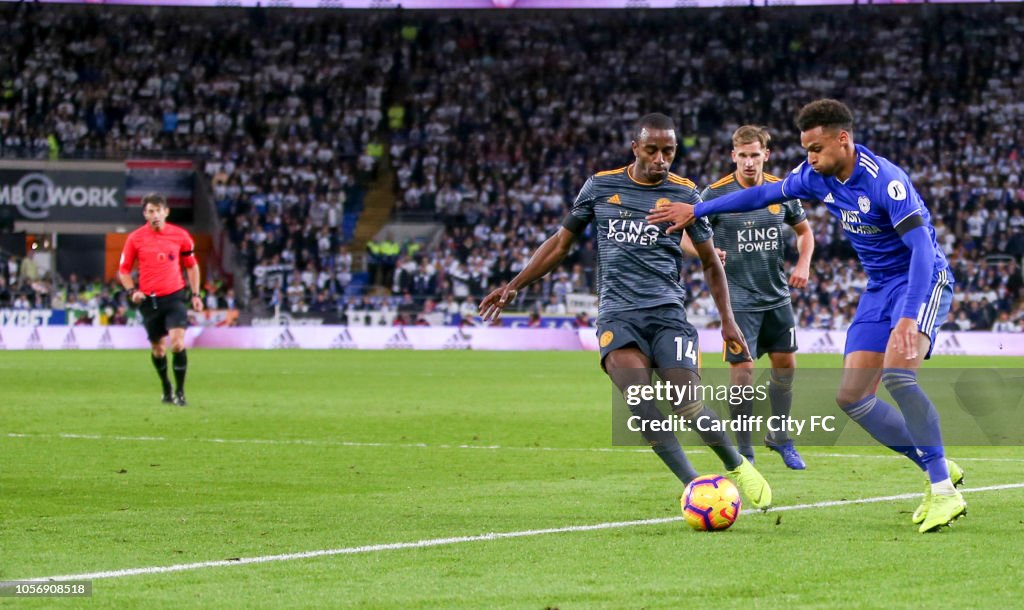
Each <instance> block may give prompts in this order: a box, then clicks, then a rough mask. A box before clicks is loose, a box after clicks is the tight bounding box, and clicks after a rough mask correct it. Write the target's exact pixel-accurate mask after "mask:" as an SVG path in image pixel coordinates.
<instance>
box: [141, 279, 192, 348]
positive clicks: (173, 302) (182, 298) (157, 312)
mask: <svg viewBox="0 0 1024 610" xmlns="http://www.w3.org/2000/svg"><path fill="white" fill-rule="evenodd" d="M139 312H140V313H142V323H143V325H144V326H145V327H146V335H148V336H149V342H150V343H156V342H157V341H159V340H160V339H163V338H164V337H166V336H167V331H168V330H169V329H172V328H188V306H187V301H186V293H185V289H184V288H182V289H181V290H179V291H177V292H172V293H171V294H168V295H164V296H162V297H153V296H147V297H146V298H145V299H143V301H142V303H139Z"/></svg>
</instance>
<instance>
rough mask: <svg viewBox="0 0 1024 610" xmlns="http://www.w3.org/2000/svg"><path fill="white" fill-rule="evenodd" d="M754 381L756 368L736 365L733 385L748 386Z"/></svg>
mask: <svg viewBox="0 0 1024 610" xmlns="http://www.w3.org/2000/svg"><path fill="white" fill-rule="evenodd" d="M753 382H754V370H753V369H748V368H740V367H736V368H734V369H732V383H733V385H740V386H747V385H751V384H753Z"/></svg>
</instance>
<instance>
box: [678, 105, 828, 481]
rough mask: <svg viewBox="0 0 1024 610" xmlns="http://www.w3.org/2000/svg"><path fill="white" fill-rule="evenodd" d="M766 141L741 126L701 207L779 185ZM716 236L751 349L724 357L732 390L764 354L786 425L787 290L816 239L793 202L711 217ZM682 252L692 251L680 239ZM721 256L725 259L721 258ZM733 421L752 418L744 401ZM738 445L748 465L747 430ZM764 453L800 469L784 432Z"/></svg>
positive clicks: (792, 356) (790, 338)
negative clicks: (788, 249)
mask: <svg viewBox="0 0 1024 610" xmlns="http://www.w3.org/2000/svg"><path fill="white" fill-rule="evenodd" d="M770 142H771V136H770V135H769V134H768V131H767V130H765V129H764V128H763V127H758V126H756V125H743V126H742V127H740V128H739V129H737V130H736V131H735V132H733V135H732V146H733V148H732V160H733V162H735V163H736V170H735V171H734V172H731V173H730V174H729V175H728V176H725V177H724V178H722V179H721V180H719V181H718V182H715V183H714V184H712V185H711V186H709V187H707V188H706V189H704V191H703V192H702V193H701V199H703V200H704V201H711V200H713V199H716V198H718V197H721V196H722V195H727V194H729V193H735V192H737V191H742V190H743V189H747V188H750V187H754V186H758V185H761V184H764V183H765V182H768V183H775V182H778V181H779V180H780V178H777V177H775V176H772V175H771V174H766V173H765V172H764V163H765V161H767V160H768V157H769V155H770V154H771V152H770V150H769V146H768V145H769V143H770ZM708 221H710V223H711V228H712V229H713V230H714V232H715V237H714V240H715V247H716V248H717V249H719V250H720V256H723V257H724V261H723V262H724V263H725V274H726V277H727V278H728V280H729V298H730V300H731V305H732V310H733V314H734V316H735V318H736V324H737V325H738V326H739V327H740V329H741V330H742V331H743V336H744V337H745V338H746V340H747V345H748V346H749V347H750V356H751V357H750V358H747V357H746V355H745V354H736V353H732V352H730V351H728V350H726V352H725V360H726V361H727V362H728V363H729V368H730V373H731V377H732V383H733V384H734V385H739V386H750V385H752V384H753V369H754V361H755V360H757V359H758V358H760V357H761V356H762V355H763V354H768V358H769V361H770V362H771V367H772V371H771V382H770V383H769V384H768V401H769V403H770V404H771V409H772V416H773V417H786V418H788V417H789V414H790V409H791V407H792V404H793V389H792V388H793V372H794V370H795V369H796V351H797V344H796V319H795V318H794V316H793V306H792V303H791V301H790V295H789V288H790V286H792V287H793V288H803V287H804V286H806V285H807V278H808V276H809V275H810V269H811V255H812V254H813V253H814V233H813V232H812V231H811V227H810V225H809V224H808V222H807V215H806V214H805V213H804V209H803V206H802V205H801V204H800V201H799V200H797V199H790V200H789V201H784V202H782V203H778V204H775V205H772V206H769V207H766V208H763V209H760V210H754V211H751V212H743V213H739V214H715V215H713V216H709V217H708ZM786 225H789V226H791V227H793V230H794V231H795V232H796V235H797V251H798V252H799V253H800V258H799V260H798V261H797V263H796V266H795V267H794V269H793V272H792V273H791V274H790V275H789V278H788V281H787V278H786V271H785V268H784V263H785V261H784V259H783V252H784V247H785V240H784V235H783V227H784V226H786ZM683 248H684V249H686V250H687V251H690V250H691V248H692V246H690V244H689V243H688V241H687V240H686V239H685V238H684V243H683ZM722 253H724V254H722ZM730 411H731V413H732V416H733V418H734V419H743V418H745V417H750V416H751V415H752V414H753V402H752V401H751V400H749V399H747V400H743V401H742V402H740V403H738V404H732V403H730ZM736 442H737V444H738V445H739V451H740V453H742V454H743V455H744V456H745V457H746V458H747V459H748V460H750V461H751V462H753V461H754V447H753V444H752V442H751V439H750V430H747V429H738V430H737V432H736ZM764 442H765V446H767V447H768V448H769V449H771V450H773V451H776V452H778V453H779V454H780V455H781V456H782V461H783V462H784V463H785V464H786V466H787V467H789V468H792V469H793V470H803V469H804V468H806V467H807V466H806V464H804V461H803V459H802V458H801V457H800V454H799V452H797V450H796V447H794V445H793V440H792V439H791V438H789V436H788V435H787V434H786V432H785V431H784V430H782V431H776V432H769V433H768V435H767V436H765V439H764Z"/></svg>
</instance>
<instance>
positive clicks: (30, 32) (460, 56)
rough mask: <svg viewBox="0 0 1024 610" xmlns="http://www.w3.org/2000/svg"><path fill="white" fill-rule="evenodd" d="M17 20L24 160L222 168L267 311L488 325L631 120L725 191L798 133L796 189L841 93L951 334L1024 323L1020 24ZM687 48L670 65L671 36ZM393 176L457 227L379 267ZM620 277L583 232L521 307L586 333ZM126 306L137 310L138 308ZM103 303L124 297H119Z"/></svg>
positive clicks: (6, 93)
mask: <svg viewBox="0 0 1024 610" xmlns="http://www.w3.org/2000/svg"><path fill="white" fill-rule="evenodd" d="M0 11H2V12H4V13H6V16H7V17H8V18H7V19H5V20H4V21H3V23H2V24H0V33H2V34H3V42H0V45H3V48H4V50H5V51H6V52H5V53H3V54H2V55H0V76H2V79H3V82H2V85H0V86H2V89H3V91H2V95H0V134H2V137H0V154H3V155H4V156H20V157H47V156H51V155H53V154H54V153H55V151H56V152H59V154H62V155H67V156H82V155H85V156H89V155H108V156H117V155H125V154H139V153H147V154H149V153H154V152H163V153H168V152H179V153H183V154H188V155H193V156H199V157H201V158H203V159H205V161H206V166H205V167H206V170H207V173H208V175H209V177H210V180H211V184H212V187H213V192H214V199H215V201H216V204H217V207H218V211H219V213H220V215H221V216H222V218H223V221H224V225H225V227H226V230H227V231H228V232H229V235H230V236H231V239H232V241H233V242H234V243H235V244H236V245H237V249H238V252H239V257H240V265H241V266H242V268H243V269H244V270H245V271H246V275H247V278H246V281H247V282H248V286H247V288H248V290H246V291H245V292H246V293H247V294H251V295H252V301H251V302H249V303H246V304H243V306H245V307H251V308H255V309H267V308H270V309H273V308H280V309H282V310H285V311H291V312H295V313H306V312H312V313H325V312H334V311H338V310H346V309H350V308H355V309H359V310H365V309H380V308H388V309H393V310H398V311H403V312H404V313H406V314H409V315H408V316H406V317H403V318H401V319H403V320H406V321H413V320H415V319H416V314H417V313H421V312H424V311H425V312H427V313H430V312H432V311H443V312H445V313H446V314H447V315H448V317H449V319H450V318H451V316H453V315H455V314H456V313H458V314H463V315H465V314H468V313H470V312H471V310H472V304H473V303H475V302H476V300H477V299H478V298H479V297H480V296H481V295H483V294H485V293H486V292H487V290H488V289H489V288H490V287H493V286H495V285H496V284H498V283H500V282H502V281H505V280H506V279H508V278H510V277H512V276H513V275H514V274H515V273H517V272H518V270H519V269H521V268H522V267H523V266H524V265H525V263H526V258H527V256H528V255H529V253H530V252H531V251H532V250H533V249H534V248H535V247H536V246H537V245H538V244H539V243H540V242H541V241H543V240H544V239H545V238H546V237H547V236H548V235H550V234H551V232H552V231H554V230H555V229H556V228H557V226H558V224H559V222H560V220H561V218H562V216H563V215H564V214H565V211H566V209H567V207H568V206H569V205H570V204H571V202H572V198H573V197H574V196H575V193H576V192H577V191H578V190H579V188H580V187H581V186H582V184H583V181H584V180H585V179H586V177H587V176H588V175H590V174H592V173H594V172H595V171H597V170H600V169H608V168H613V167H621V166H622V165H625V164H626V163H627V162H628V161H629V160H630V154H629V150H628V142H629V136H628V132H629V128H630V126H631V125H632V123H633V121H634V120H635V119H636V118H638V117H639V116H640V115H641V114H643V113H644V112H647V111H650V110H667V111H668V112H669V114H671V115H672V116H673V117H674V118H675V119H676V121H677V125H678V127H679V132H680V136H681V140H680V151H679V155H678V157H677V162H676V165H675V167H674V171H675V172H676V173H678V174H680V175H683V176H687V177H689V178H691V179H693V180H694V181H696V182H697V183H698V184H701V185H706V184H710V183H711V182H714V181H715V180H717V179H718V178H720V177H721V176H723V175H725V174H727V173H729V172H730V171H731V170H732V166H731V163H730V159H729V154H728V153H729V149H730V145H729V135H730V134H731V132H732V130H733V129H734V128H735V127H736V126H738V125H739V124H740V123H757V124H762V125H766V126H767V127H768V128H769V129H770V130H771V132H772V133H773V137H774V140H773V146H772V148H773V155H772V157H771V159H770V160H769V162H768V166H767V169H768V171H770V172H771V173H773V174H776V175H784V173H785V172H787V171H788V170H789V169H790V168H791V167H792V166H795V165H796V164H797V163H798V162H799V161H800V160H801V159H802V157H803V151H802V149H801V148H800V147H799V142H798V140H797V137H796V136H797V133H796V130H795V128H794V127H793V126H792V124H791V117H792V116H793V114H794V112H795V110H796V109H797V108H798V107H799V106H800V105H801V104H803V103H804V102H806V101H807V100H809V99H812V98H814V97H818V96H822V95H829V96H833V97H839V98H841V99H843V100H844V101H845V102H847V103H848V104H849V105H850V106H851V107H852V108H853V109H854V110H855V112H856V113H857V120H858V125H859V127H858V132H857V133H856V137H857V139H858V141H860V142H863V143H865V144H867V145H869V146H870V147H871V148H872V149H873V150H875V151H876V152H878V153H880V154H883V155H885V156H888V157H890V158H892V159H894V160H897V161H898V162H899V163H900V164H901V165H902V166H903V167H905V168H906V169H907V170H908V173H910V174H911V178H912V179H913V180H914V182H915V184H916V185H917V187H918V189H919V190H920V191H921V194H922V195H923V196H924V198H925V200H926V202H927V203H928V204H929V206H930V209H931V211H932V215H933V219H934V222H935V225H936V231H937V233H938V239H939V243H940V245H941V246H942V247H943V249H944V250H945V251H946V253H947V255H948V256H949V257H950V259H951V262H952V264H953V267H954V271H955V275H956V279H957V302H956V304H955V305H954V313H953V314H951V320H950V321H949V322H948V324H952V325H956V326H957V327H959V328H964V329H967V328H970V329H990V328H1001V329H1004V330H1005V329H1019V327H1020V325H1021V324H1022V323H1024V309H1022V308H1021V296H1022V295H1021V285H1022V281H1021V270H1020V263H1021V260H1022V257H1024V212H1022V208H1024V184H1022V182H1021V177H1022V175H1024V171H1022V166H1024V160H1022V159H1021V156H1022V155H1024V145H1022V144H1021V141H1020V138H1019V137H1018V134H1017V129H1018V126H1019V125H1020V124H1021V122H1022V120H1024V103H1022V102H1021V101H1020V99H1019V96H1017V95H1016V94H1015V92H1016V91H1019V90H1021V89H1022V88H1024V63H1022V62H1024V60H1022V58H1021V52H1022V51H1021V48H1020V45H1019V44H1018V42H1017V41H1019V40H1020V39H1021V37H1022V36H1024V12H1022V8H1021V7H1020V6H1016V5H985V6H970V7H956V6H913V7H854V8H850V9H839V8H834V7H832V8H829V9H820V8H819V9H786V10H781V9H780V10H753V9H729V10H700V11H674V12H653V11H632V12H630V13H622V12H591V11H587V12H568V13H554V14H555V15H557V18H551V15H552V14H550V13H544V14H540V15H538V14H537V13H531V12H526V13H524V14H508V13H500V14H497V13H483V12H480V13H473V14H470V13H454V14H430V13H402V12H394V11H392V12H386V13H376V12H367V13H352V12H345V13H326V12H318V11H306V12H292V11H276V10H275V11H266V10H251V11H236V12H232V11H227V12H202V11H183V10H170V9H146V10H138V9H126V8H119V9H100V8H99V7H86V8H76V7H63V8H57V7H46V8H45V9H43V8H42V7H40V6H37V5H32V4H26V3H18V4H16V5H8V6H5V7H2V8H0ZM184 16H187V18H183V17H184ZM726 17H727V18H726ZM737 23H743V24H744V26H743V27H737ZM669 39H671V40H673V45H672V52H671V53H670V54H668V55H665V53H664V50H663V49H661V48H660V47H659V46H658V44H657V42H656V41H659V40H669ZM850 49H856V50H857V52H855V53H850V52H849V50H850ZM641 56H644V57H666V59H664V60H662V61H657V60H649V61H647V60H645V61H640V60H638V57H641ZM882 92H884V93H885V95H880V93H882ZM382 168H389V169H390V171H393V176H394V185H393V188H394V199H395V202H396V204H395V216H396V218H398V219H417V220H423V219H429V220H433V221H435V222H438V223H441V224H443V226H444V230H443V233H442V235H441V237H440V239H437V240H433V241H430V242H427V243H420V242H408V243H399V242H396V241H395V240H393V239H390V238H389V237H387V236H384V237H383V238H382V239H381V240H379V241H378V242H374V243H372V244H370V246H371V250H370V251H369V252H368V253H366V259H367V261H368V273H363V272H362V269H361V268H359V265H358V263H359V261H360V259H361V258H363V255H364V253H363V252H353V251H352V250H353V247H352V246H353V243H352V238H353V230H354V227H355V222H356V219H357V218H358V215H359V213H360V211H361V210H362V207H363V198H364V196H365V193H366V191H367V189H368V188H369V185H370V184H372V182H373V180H374V179H375V177H377V176H379V175H381V174H380V172H381V170H382ZM385 175H387V174H385ZM808 210H809V216H810V220H811V222H812V225H813V228H814V232H815V237H816V240H817V249H816V255H815V258H816V261H815V265H814V272H813V273H812V276H811V281H810V283H809V285H808V286H807V288H805V289H803V290H800V291H794V306H795V309H796V312H797V315H798V318H799V319H800V320H801V321H802V323H803V324H804V325H805V326H808V327H816V328H844V325H845V324H848V322H849V319H850V317H851V315H852V311H853V307H854V305H855V304H856V302H857V294H858V291H860V290H862V289H863V287H864V285H865V284H866V277H865V276H864V275H863V274H862V273H859V272H856V271H853V270H854V269H857V268H858V267H857V265H855V264H851V259H852V253H851V252H850V250H849V246H848V243H847V242H846V240H845V239H844V238H843V235H842V231H841V229H840V227H839V225H838V223H836V222H834V221H833V220H832V219H831V218H830V217H829V215H828V214H827V213H826V211H825V209H824V207H823V206H821V205H814V204H811V205H809V206H808ZM597 264H598V262H597V257H596V253H595V251H594V247H593V242H592V240H590V239H584V240H583V241H582V243H581V245H580V247H579V248H578V249H577V250H576V251H575V252H574V253H573V254H572V255H571V256H570V258H569V259H568V260H567V262H566V265H565V266H564V267H563V268H561V269H559V270H558V271H556V272H555V273H553V274H552V275H551V276H550V277H549V278H547V279H546V280H545V281H543V282H541V283H538V284H537V285H535V286H534V287H532V289H531V290H530V291H529V292H528V293H526V294H523V295H520V303H519V304H518V305H519V306H520V308H521V309H524V310H534V311H537V312H539V313H541V314H542V315H562V314H565V313H566V312H567V303H566V299H565V297H566V295H568V294H577V293H593V292H594V291H595V286H594V278H595V268H596V265H597ZM24 266H25V265H24V264H23V263H21V261H18V260H16V259H14V258H11V259H10V260H9V261H7V264H6V265H4V266H3V273H0V307H26V306H28V307H31V306H40V305H41V306H54V305H55V303H56V304H59V303H60V301H61V300H63V301H64V302H65V303H66V302H68V301H71V300H80V299H81V292H82V291H81V290H80V289H78V288H77V287H76V283H75V282H73V281H70V279H68V280H60V281H57V282H54V281H52V280H47V279H46V278H45V277H44V278H36V279H34V280H28V279H27V278H26V277H25V274H24V273H23V272H22V268H24ZM29 266H31V265H29ZM683 277H684V279H685V281H686V284H687V287H688V289H689V291H690V294H691V297H692V298H691V304H690V309H691V311H692V312H693V313H694V314H695V315H699V316H705V317H707V318H711V319H714V317H715V315H716V312H715V311H714V305H713V302H712V301H711V299H710V298H709V297H708V294H707V288H706V286H705V285H704V283H703V277H702V274H701V273H700V271H699V268H698V266H697V264H696V261H689V262H688V266H687V268H686V269H684V270H683ZM367 282H368V283H369V286H368V287H367V286H364V284H365V283H367ZM94 288H95V285H94ZM226 290H227V289H226V288H222V289H221V290H220V291H218V292H219V294H214V295H213V297H212V298H213V299H214V300H213V301H211V302H218V303H220V302H221V301H222V300H223V299H224V298H225V297H226V295H227V292H226ZM107 293H108V294H106V297H109V298H110V299H113V302H112V303H110V305H111V306H113V307H114V311H116V307H117V304H118V299H119V298H121V297H119V296H118V295H117V292H116V290H111V289H109V288H107ZM87 296H89V297H90V298H100V299H103V298H104V287H102V286H101V287H99V288H98V290H91V291H89V292H87ZM122 300H123V299H122ZM232 300H233V297H232ZM1000 325H1001V326H1000Z"/></svg>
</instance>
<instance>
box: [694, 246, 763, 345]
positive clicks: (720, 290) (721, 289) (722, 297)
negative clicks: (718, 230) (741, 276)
mask: <svg viewBox="0 0 1024 610" xmlns="http://www.w3.org/2000/svg"><path fill="white" fill-rule="evenodd" d="M695 246H696V248H697V254H699V255H700V263H701V266H702V267H703V268H704V280H705V281H706V282H707V283H708V286H709V287H710V288H711V297H712V298H713V299H714V300H715V306H716V307H718V315H719V316H720V317H721V318H722V340H723V341H725V345H726V347H727V348H728V349H729V350H730V351H731V352H732V353H734V354H743V355H744V356H746V358H747V360H750V349H749V348H748V347H747V341H746V339H744V338H743V333H742V332H741V331H740V328H739V326H737V325H736V320H734V319H733V315H732V305H730V304H729V283H728V282H727V281H726V279H725V267H723V266H722V261H721V260H719V258H718V254H717V253H716V252H715V246H714V244H713V242H712V241H711V240H710V239H709V240H706V241H703V242H701V243H699V244H695Z"/></svg>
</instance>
